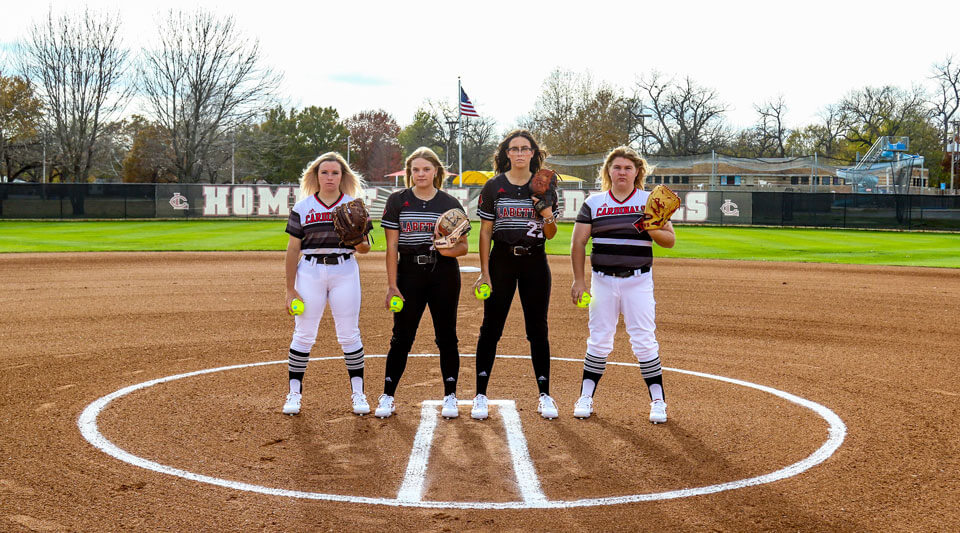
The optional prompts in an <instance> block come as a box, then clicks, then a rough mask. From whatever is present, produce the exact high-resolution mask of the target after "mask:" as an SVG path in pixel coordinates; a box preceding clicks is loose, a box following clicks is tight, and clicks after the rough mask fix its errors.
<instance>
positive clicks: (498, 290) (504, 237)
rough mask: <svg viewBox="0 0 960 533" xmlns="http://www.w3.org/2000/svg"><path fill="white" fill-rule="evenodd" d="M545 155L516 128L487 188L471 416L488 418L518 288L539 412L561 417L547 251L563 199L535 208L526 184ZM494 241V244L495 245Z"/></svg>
mask: <svg viewBox="0 0 960 533" xmlns="http://www.w3.org/2000/svg"><path fill="white" fill-rule="evenodd" d="M544 157H545V156H544V154H543V152H542V151H541V150H540V147H539V146H538V145H537V142H536V140H535V139H534V138H533V135H532V134H531V133H530V132H529V131H527V130H514V131H512V132H510V133H509V134H507V137H506V138H505V139H504V140H503V141H502V142H501V143H500V145H499V147H498V148H497V154H496V157H495V160H494V168H495V170H496V172H497V176H495V177H494V178H492V179H490V180H489V181H487V183H486V184H484V186H483V190H482V191H481V193H480V204H479V209H478V214H479V215H480V224H481V225H480V277H479V279H477V282H476V283H475V284H474V286H475V287H477V286H479V285H481V284H483V283H487V284H489V285H490V288H491V293H490V297H489V298H488V299H487V300H485V301H484V303H483V324H482V325H481V326H480V338H479V339H478V341H477V395H476V397H475V398H474V399H473V409H472V410H471V412H470V415H471V416H472V417H473V418H476V419H480V420H482V419H484V418H487V383H488V382H489V380H490V372H491V370H492V369H493V362H494V358H495V357H496V351H497V343H498V342H499V341H500V336H501V335H502V334H503V326H504V324H505V323H506V321H507V313H509V312H510V305H511V303H513V294H514V292H516V291H517V289H518V288H519V290H520V303H521V305H522V306H523V318H524V324H525V326H526V331H527V340H528V341H530V358H531V359H532V360H533V370H534V374H535V375H536V379H537V387H538V388H539V390H540V400H539V403H538V405H537V411H538V412H539V413H540V415H541V416H543V417H544V418H556V417H557V405H556V403H555V402H554V401H553V398H551V397H550V342H549V341H548V340H547V305H548V304H549V303H550V287H551V277H550V266H549V265H548V264H547V256H546V253H545V252H544V244H545V242H546V240H547V239H552V238H553V236H554V235H556V233H557V225H556V211H557V205H556V202H555V203H554V205H553V206H552V207H547V208H544V209H543V210H542V212H541V213H537V212H536V210H535V209H534V207H533V206H534V204H535V202H536V200H535V199H532V198H533V197H531V196H530V191H529V189H528V188H527V183H528V182H529V181H530V178H531V177H532V176H533V175H534V174H536V172H537V171H538V170H540V166H541V165H542V164H543V159H544ZM491 241H492V242H493V250H491V249H490V244H491Z"/></svg>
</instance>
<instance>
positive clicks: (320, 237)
mask: <svg viewBox="0 0 960 533" xmlns="http://www.w3.org/2000/svg"><path fill="white" fill-rule="evenodd" d="M362 192H363V182H362V180H361V178H360V176H358V175H357V174H354V173H353V171H351V170H350V167H349V166H348V165H347V162H346V161H344V159H343V157H341V156H340V154H338V153H334V152H329V153H326V154H323V155H322V156H320V157H318V158H317V159H316V160H315V161H313V162H312V163H310V164H309V165H308V166H307V168H306V169H305V170H304V172H303V177H302V178H301V179H300V193H301V195H302V199H301V200H300V201H298V202H297V203H296V205H294V206H293V210H292V211H290V218H289V220H288V221H287V229H286V231H287V233H289V234H290V240H289V241H288V243H287V254H286V281H287V309H289V308H290V303H291V302H292V301H293V299H294V298H299V299H300V300H302V301H303V303H304V311H303V314H301V315H298V316H296V317H294V318H295V326H294V331H293V340H292V341H291V342H290V353H289V364H288V372H289V378H290V393H289V394H288V395H287V401H286V403H285V404H284V405H283V412H284V414H288V415H295V414H297V413H299V412H300V400H301V396H302V394H303V375H304V372H306V370H307V361H308V359H309V357H310V350H311V349H312V348H313V345H314V343H315V342H316V340H317V328H318V327H319V326H320V319H321V318H322V317H323V311H324V309H325V308H326V307H327V304H329V305H330V314H331V315H333V322H334V326H335V328H336V332H337V341H338V342H339V343H340V348H341V349H342V350H343V356H344V360H345V361H346V364H347V374H348V375H349V377H350V387H351V390H352V395H351V401H352V403H353V412H354V413H356V414H358V415H363V414H366V413H369V412H370V405H369V404H368V403H367V397H366V396H365V395H364V393H363V343H362V342H361V341H360V327H359V317H360V270H359V267H358V265H357V261H356V259H354V253H355V252H356V253H361V254H364V253H367V252H368V251H370V243H369V241H365V242H363V243H361V244H358V245H356V246H346V245H344V244H343V243H341V242H340V237H339V236H338V235H337V233H336V231H335V230H334V227H333V221H332V218H331V213H332V212H333V210H334V209H336V207H337V206H338V205H340V204H342V203H346V202H349V201H350V200H352V199H353V198H354V197H358V196H360V195H362ZM330 348H331V347H329V346H324V347H323V349H324V351H325V352H326V351H329V350H330Z"/></svg>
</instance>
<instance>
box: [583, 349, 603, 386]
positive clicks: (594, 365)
mask: <svg viewBox="0 0 960 533" xmlns="http://www.w3.org/2000/svg"><path fill="white" fill-rule="evenodd" d="M606 370H607V358H606V357H598V356H596V355H590V354H589V353H588V354H586V355H585V356H584V357H583V383H582V384H581V385H580V395H581V396H591V397H592V396H593V393H594V392H595V391H596V390H597V385H598V384H599V383H600V378H601V377H603V373H604V372H605V371H606Z"/></svg>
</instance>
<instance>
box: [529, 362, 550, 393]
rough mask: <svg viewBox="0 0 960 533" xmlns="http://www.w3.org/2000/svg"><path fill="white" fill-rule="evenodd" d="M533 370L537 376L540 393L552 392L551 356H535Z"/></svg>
mask: <svg viewBox="0 0 960 533" xmlns="http://www.w3.org/2000/svg"><path fill="white" fill-rule="evenodd" d="M533 372H534V374H536V376H537V389H539V390H540V394H550V356H549V354H548V355H546V356H540V357H534V358H533Z"/></svg>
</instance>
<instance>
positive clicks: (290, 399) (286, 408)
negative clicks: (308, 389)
mask: <svg viewBox="0 0 960 533" xmlns="http://www.w3.org/2000/svg"><path fill="white" fill-rule="evenodd" d="M300 398H301V394H300V393H299V392H291V393H290V394H288V395H287V402H286V403H284V404H283V414H285V415H295V414H298V413H299V412H300Z"/></svg>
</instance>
